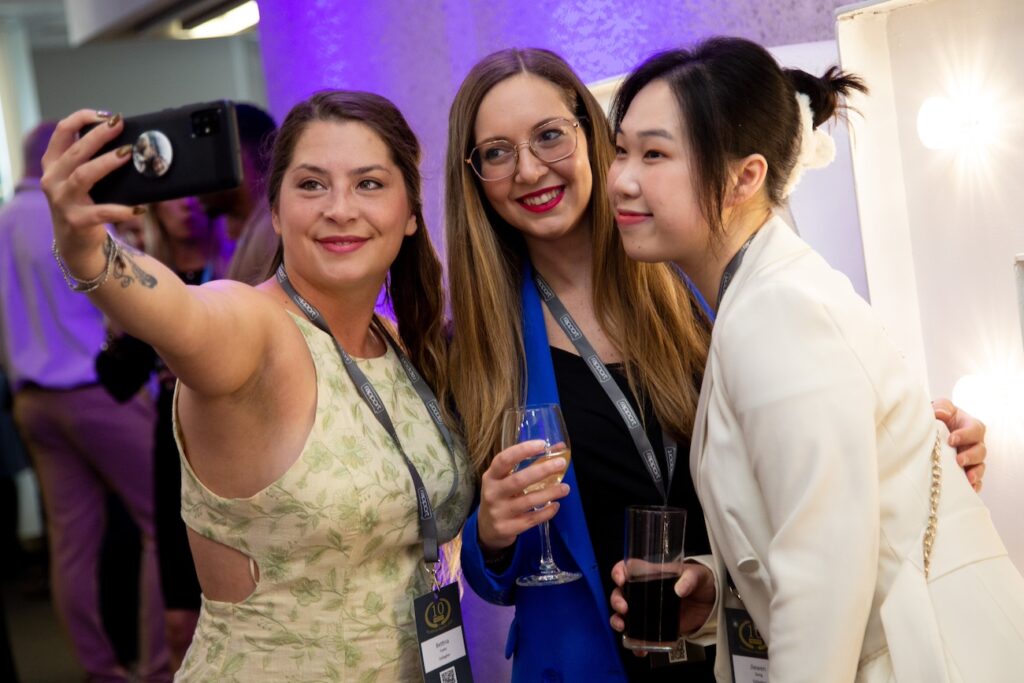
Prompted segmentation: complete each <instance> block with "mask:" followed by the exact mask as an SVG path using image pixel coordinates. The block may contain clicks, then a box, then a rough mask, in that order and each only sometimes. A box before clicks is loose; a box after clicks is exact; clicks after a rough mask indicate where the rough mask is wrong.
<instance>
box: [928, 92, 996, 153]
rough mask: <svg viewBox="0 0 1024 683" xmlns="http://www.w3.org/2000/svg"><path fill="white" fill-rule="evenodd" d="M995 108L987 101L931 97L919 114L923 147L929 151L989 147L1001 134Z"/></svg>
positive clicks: (982, 98) (983, 98)
mask: <svg viewBox="0 0 1024 683" xmlns="http://www.w3.org/2000/svg"><path fill="white" fill-rule="evenodd" d="M992 105H993V103H992V101H991V99H990V98H985V97H977V96H971V97H967V96H962V97H957V98H955V99H954V98H949V97H929V98H928V99H926V100H925V101H924V102H923V103H922V104H921V108H920V109H919V110H918V112H917V135H918V137H919V138H921V144H923V145H924V146H925V147H927V148H928V149H957V148H965V147H967V148H979V147H985V146H987V145H988V144H990V143H992V142H994V141H995V138H996V135H997V133H998V130H997V129H998V125H997V117H996V114H995V111H994V109H993V106H992Z"/></svg>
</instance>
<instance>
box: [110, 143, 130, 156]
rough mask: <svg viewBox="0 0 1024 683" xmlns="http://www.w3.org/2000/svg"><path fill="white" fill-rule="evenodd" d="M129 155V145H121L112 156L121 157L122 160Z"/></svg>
mask: <svg viewBox="0 0 1024 683" xmlns="http://www.w3.org/2000/svg"><path fill="white" fill-rule="evenodd" d="M131 153H132V146H131V145H121V146H120V147H118V148H117V151H116V152H114V154H116V155H117V156H119V157H121V158H122V159H123V158H124V157H126V156H128V155H129V154H131Z"/></svg>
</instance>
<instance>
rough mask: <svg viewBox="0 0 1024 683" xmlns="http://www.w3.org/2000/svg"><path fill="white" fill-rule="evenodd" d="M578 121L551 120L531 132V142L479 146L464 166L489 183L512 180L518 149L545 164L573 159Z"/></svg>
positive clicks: (498, 141) (494, 142)
mask: <svg viewBox="0 0 1024 683" xmlns="http://www.w3.org/2000/svg"><path fill="white" fill-rule="evenodd" d="M579 127H580V122H579V121H570V120H569V119H552V120H551V121H548V122H546V123H542V124H541V125H539V126H537V127H536V128H534V130H533V132H532V133H530V139H529V140H527V141H526V142H520V143H519V144H513V143H512V142H510V141H508V140H490V141H488V142H484V143H481V144H479V145H477V146H476V147H474V148H473V151H471V152H470V153H469V158H468V159H466V163H467V164H469V166H470V167H471V168H472V169H473V171H474V172H475V173H476V174H477V175H478V176H479V177H480V180H483V181H486V182H492V181H495V180H504V179H505V178H510V177H512V176H513V175H514V174H515V172H516V167H517V166H518V164H519V148H520V147H522V146H523V145H527V146H528V147H529V148H530V151H531V152H533V155H534V156H535V157H537V158H538V159H539V160H540V161H542V162H543V163H545V164H553V163H555V162H556V161H561V160H562V159H566V158H568V157H570V156H572V153H573V152H575V151H576V138H577V131H578V130H579Z"/></svg>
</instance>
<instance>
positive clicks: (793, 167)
mask: <svg viewBox="0 0 1024 683" xmlns="http://www.w3.org/2000/svg"><path fill="white" fill-rule="evenodd" d="M863 89H864V86H863V85H862V84H861V82H860V81H859V80H858V79H856V78H855V77H852V76H850V75H848V74H844V73H842V72H841V71H840V70H839V69H838V68H835V67H833V68H832V69H830V70H829V71H828V72H827V73H826V74H825V75H824V76H822V77H821V78H817V77H814V76H811V75H809V74H807V73H805V72H803V71H799V70H785V71H784V70H783V69H781V68H780V67H779V65H778V64H777V63H776V62H775V60H774V58H772V56H771V55H770V54H769V53H768V52H767V51H766V50H765V49H764V48H762V47H760V46H759V45H756V44H754V43H751V42H749V41H747V40H743V39H739V38H715V39H711V40H709V41H706V42H704V43H701V44H700V45H698V46H696V47H695V48H694V49H693V50H672V51H669V52H665V53H662V54H659V55H655V56H654V57H652V58H650V59H649V60H647V61H646V62H644V63H643V64H641V65H640V66H639V67H637V69H636V70H635V71H634V72H633V73H631V74H630V75H629V77H627V79H626V81H625V82H624V83H623V85H622V87H621V89H620V90H619V93H618V96H617V98H616V101H615V105H614V107H613V120H614V123H615V131H616V149H617V152H616V158H615V162H614V163H613V164H612V168H611V171H610V172H609V178H608V187H609V191H610V193H611V195H612V198H613V200H614V202H615V211H616V220H617V222H618V225H619V232H620V234H621V236H622V242H623V245H624V247H625V249H626V252H627V253H629V255H630V256H632V257H633V258H637V259H642V260H644V261H647V262H656V261H667V260H671V261H673V262H674V263H676V264H677V265H678V266H679V267H680V268H682V269H683V270H684V271H685V272H686V273H687V274H688V275H689V276H690V277H691V278H692V280H693V282H694V283H695V284H696V286H697V287H698V288H699V289H700V290H701V292H702V293H703V294H704V296H705V297H706V298H707V300H708V301H709V302H712V305H713V306H714V308H715V311H716V314H717V315H716V319H715V326H714V330H713V332H712V336H711V345H710V349H709V353H708V362H707V367H706V368H705V372H704V378H703V385H702V388H701V398H700V404H699V407H698V409H697V415H696V419H695V426H694V435H693V443H692V448H691V454H690V470H691V471H692V472H693V476H694V479H695V482H696V486H697V491H698V493H699V495H700V499H701V503H702V504H703V506H704V513H705V517H706V519H707V523H708V529H709V532H710V535H711V545H712V548H713V551H714V561H713V562H712V563H711V566H712V567H713V568H714V575H715V579H716V581H715V584H716V585H717V594H718V600H717V603H716V604H717V607H718V612H717V621H718V624H719V628H718V654H719V657H718V663H717V665H716V674H717V677H718V680H719V681H723V682H724V681H729V680H743V679H748V678H749V677H750V676H751V675H752V669H751V664H750V662H749V661H747V660H746V658H745V657H728V656H726V650H727V648H732V647H734V644H733V643H732V642H731V638H732V636H731V634H730V633H729V631H730V630H731V629H732V628H733V626H732V624H733V623H734V622H737V623H738V622H740V621H742V620H743V618H742V617H736V616H735V615H736V614H739V613H740V612H738V611H733V612H730V613H729V615H730V616H729V617H728V618H727V616H726V609H727V608H729V609H731V610H741V609H745V610H746V611H747V612H748V613H749V617H750V618H752V619H753V623H754V624H755V625H756V626H757V628H758V629H759V630H760V633H761V635H762V636H763V639H764V642H765V644H766V645H767V662H766V663H759V664H757V666H758V667H764V666H765V664H766V665H767V666H766V670H767V672H768V675H770V677H771V679H772V680H778V681H787V682H789V681H852V680H857V681H894V680H896V681H900V682H901V683H902V682H905V681H922V682H923V681H928V682H929V683H931V682H932V681H986V682H991V683H998V682H1001V681H1006V682H1007V683H1008V682H1009V681H1015V680H1018V679H1019V678H1020V673H1019V665H1018V663H1017V660H1018V658H1019V652H1020V651H1021V646H1022V645H1024V579H1022V577H1021V576H1020V574H1019V573H1018V572H1017V570H1016V569H1015V568H1014V566H1013V564H1012V563H1011V562H1010V559H1009V557H1008V556H1007V553H1006V549H1005V547H1003V544H1002V542H1001V541H1000V539H999V536H998V534H997V533H996V532H995V529H994V527H993V525H992V521H991V519H990V517H989V514H988V510H987V509H985V507H984V505H983V504H982V502H981V500H980V499H979V498H978V496H977V495H976V494H975V492H974V491H973V490H971V487H970V485H969V484H968V482H967V481H966V480H965V479H964V478H963V477H962V476H960V471H959V469H958V468H957V467H956V461H955V453H954V451H953V449H951V448H950V447H949V446H948V444H947V440H948V436H947V432H946V429H945V427H944V426H943V425H941V424H939V423H937V422H936V421H935V419H934V417H933V414H932V409H931V407H930V406H929V403H928V399H927V397H926V395H925V394H924V392H923V390H922V389H921V385H920V381H919V380H918V378H917V377H916V376H915V375H914V373H912V372H911V371H910V369H909V368H908V367H907V365H906V363H905V362H904V360H903V358H902V356H901V355H900V354H899V352H898V351H897V350H896V348H895V347H894V346H893V345H892V343H891V342H890V341H889V340H888V338H887V337H886V335H885V332H884V330H883V329H882V326H881V324H880V323H879V321H878V320H877V319H876V318H875V316H874V315H873V313H872V311H871V309H870V307H869V306H868V305H867V304H866V303H865V302H864V300H863V299H861V298H860V297H859V296H858V295H857V294H856V292H855V291H854V290H853V288H852V287H851V285H850V282H849V280H847V279H846V277H845V276H843V275H842V274H840V273H838V272H837V271H834V270H832V269H831V268H830V267H829V266H828V265H827V264H826V263H825V261H824V260H823V259H822V258H821V257H820V256H818V255H817V254H816V253H815V252H814V251H812V250H811V249H810V247H808V246H807V245H806V244H805V243H804V242H803V241H801V239H800V238H799V237H798V236H797V235H795V234H794V233H793V232H792V230H790V229H789V227H788V226H787V225H786V224H785V223H784V222H783V221H782V220H781V219H780V218H779V217H778V216H776V215H775V210H776V208H777V207H778V206H779V205H780V203H781V202H782V201H783V199H784V198H785V196H786V194H787V193H788V191H789V188H791V187H792V185H793V183H794V182H795V181H794V179H795V178H798V177H799V174H800V173H801V172H802V171H803V169H804V168H806V167H812V166H814V165H820V163H821V161H822V160H825V159H827V157H828V154H827V151H828V146H829V144H830V143H831V140H830V139H828V138H827V136H826V135H825V133H824V131H820V130H818V127H819V126H821V125H822V124H823V123H825V122H826V121H828V120H830V119H831V118H832V117H833V116H834V115H835V113H836V112H837V111H838V110H839V109H840V104H839V103H840V101H841V100H842V98H843V97H844V96H845V95H847V94H848V93H849V92H850V91H851V90H863ZM794 174H796V175H794ZM693 571H694V572H695V573H696V574H698V575H702V577H701V578H699V579H698V580H699V581H702V582H707V581H710V580H711V574H712V571H711V569H708V568H707V566H703V565H696V566H695V567H693ZM615 573H616V580H617V582H619V583H621V581H622V579H623V575H622V565H619V566H618V567H616V572H615ZM612 604H613V606H614V607H615V608H616V610H617V611H618V612H625V611H627V610H628V609H629V608H630V606H629V605H627V604H626V603H625V601H624V600H623V599H622V596H621V594H620V593H618V592H616V594H615V595H614V597H613V603H612ZM691 607H693V606H692V605H691ZM710 611H711V610H710V605H708V604H707V603H705V613H708V612H710ZM614 624H615V626H616V627H617V628H621V626H622V623H621V617H619V616H617V617H616V618H615V621H614ZM730 664H731V665H732V666H730ZM758 670H759V671H762V673H763V671H764V669H763V668H761V669H758Z"/></svg>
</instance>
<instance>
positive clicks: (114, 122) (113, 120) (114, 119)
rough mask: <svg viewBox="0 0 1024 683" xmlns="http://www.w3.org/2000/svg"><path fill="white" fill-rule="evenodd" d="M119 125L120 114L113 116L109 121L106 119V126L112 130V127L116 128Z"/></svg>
mask: <svg viewBox="0 0 1024 683" xmlns="http://www.w3.org/2000/svg"><path fill="white" fill-rule="evenodd" d="M119 123H121V115H120V114H114V115H113V116H111V117H110V118H109V119H107V125H108V126H110V127H111V128H113V127H114V126H116V125H117V124H119Z"/></svg>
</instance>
